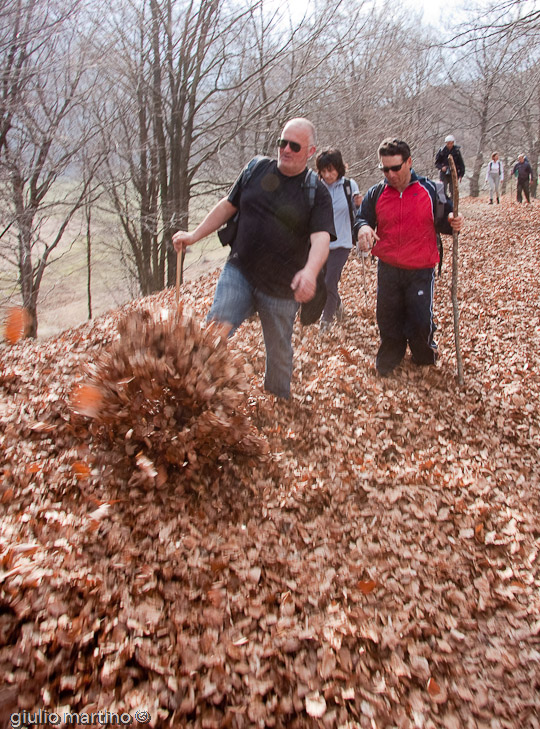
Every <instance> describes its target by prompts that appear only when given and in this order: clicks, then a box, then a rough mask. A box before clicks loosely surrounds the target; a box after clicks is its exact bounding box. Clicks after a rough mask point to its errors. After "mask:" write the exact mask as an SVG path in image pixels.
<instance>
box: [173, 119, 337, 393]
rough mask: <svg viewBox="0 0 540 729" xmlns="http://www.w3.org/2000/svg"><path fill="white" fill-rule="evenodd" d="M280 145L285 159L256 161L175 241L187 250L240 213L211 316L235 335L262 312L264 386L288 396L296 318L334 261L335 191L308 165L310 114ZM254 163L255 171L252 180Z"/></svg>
mask: <svg viewBox="0 0 540 729" xmlns="http://www.w3.org/2000/svg"><path fill="white" fill-rule="evenodd" d="M277 145H278V158H277V160H275V159H269V158H268V157H260V158H256V159H255V160H252V161H251V162H250V163H249V164H248V165H247V167H246V168H244V170H243V172H242V173H241V174H240V176H239V177H238V179H237V180H236V182H235V183H234V185H233V187H232V188H231V190H230V192H229V194H228V196H227V197H224V198H222V199H221V200H220V201H219V202H218V203H217V205H216V206H215V207H214V208H213V209H212V210H211V211H210V212H209V213H208V215H207V216H206V217H205V218H204V220H203V221H202V223H200V224H199V225H198V226H197V227H196V228H195V230H194V231H193V232H191V233H188V232H186V231H179V232H178V233H175V234H174V235H173V239H172V240H173V245H174V247H175V249H176V251H180V250H182V249H183V248H184V249H185V248H186V246H190V245H193V243H196V242H197V241H199V240H201V239H202V238H205V237H206V236H207V235H210V233H213V232H214V231H216V230H218V228H220V227H221V226H223V225H224V224H225V223H226V222H227V221H228V220H229V219H231V218H233V216H234V215H235V214H236V212H237V211H238V212H239V215H238V226H237V228H236V232H235V236H234V239H233V240H232V241H231V253H230V255H229V258H228V259H227V262H226V263H225V266H224V268H223V270H222V272H221V275H220V277H219V280H218V283H217V287H216V291H215V294H214V301H213V303H212V307H211V309H210V312H209V314H208V320H217V321H219V322H222V323H224V324H225V325H226V326H227V327H229V335H232V334H233V333H234V331H235V330H236V329H237V328H238V327H239V326H240V324H242V322H243V321H244V320H245V319H247V318H248V317H250V316H251V315H252V314H254V313H255V312H258V314H259V318H260V320H261V325H262V330H263V336H264V343H265V348H266V370H265V380H264V386H265V389H266V390H268V391H269V392H271V393H273V394H274V395H276V396H277V397H281V398H285V399H287V398H289V396H290V386H291V376H292V367H293V349H292V332H293V324H294V319H295V316H296V312H297V311H298V308H299V306H300V304H301V303H304V302H308V301H310V300H311V299H313V297H314V296H315V292H316V281H317V275H318V273H319V271H320V270H321V269H322V267H323V266H324V264H325V262H326V259H327V257H328V248H329V243H330V240H333V239H335V230H334V220H333V215H332V201H331V199H330V195H329V194H328V191H327V189H326V188H325V186H324V185H323V183H322V182H321V181H320V180H318V179H317V176H316V174H315V173H314V172H313V170H308V169H307V161H308V159H309V158H310V157H311V156H312V155H313V154H314V153H315V129H314V127H313V124H312V123H311V122H310V121H308V120H307V119H300V118H299V119H292V120H291V121H289V122H287V124H286V125H285V127H284V129H283V132H282V134H281V137H280V138H279V139H278V140H277ZM248 168H249V170H250V174H249V177H248V180H247V182H245V183H244V178H245V176H246V171H247V170H248ZM308 192H309V195H308ZM311 192H313V200H312V201H311V199H310V195H311Z"/></svg>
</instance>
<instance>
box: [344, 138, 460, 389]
mask: <svg viewBox="0 0 540 729" xmlns="http://www.w3.org/2000/svg"><path fill="white" fill-rule="evenodd" d="M378 155H379V168H380V169H381V170H382V171H383V173H384V177H385V179H384V182H381V183H379V184H377V185H374V186H373V187H372V188H370V189H369V190H368V192H367V194H366V196H365V197H364V200H363V202H362V206H361V208H360V210H359V211H358V214H357V216H356V224H355V234H357V236H358V247H359V248H360V250H362V251H370V250H371V252H372V254H373V255H374V256H377V258H378V259H379V264H378V274H377V324H378V327H379V333H380V336H381V344H380V347H379V351H378V353H377V360H376V367H377V371H378V372H379V373H380V374H381V375H383V376H385V375H389V374H390V373H391V372H392V370H393V369H394V368H395V367H397V365H398V364H399V363H400V362H401V360H402V359H403V357H404V355H405V352H406V349H407V344H408V345H409V347H410V350H411V354H412V360H413V362H414V363H415V364H418V365H433V364H435V362H436V361H437V356H438V355H437V345H436V343H435V341H434V339H433V335H434V332H435V328H436V327H435V324H434V322H433V288H434V280H435V266H436V264H437V263H438V261H439V252H438V250H437V233H438V232H439V233H446V234H451V233H452V231H453V230H456V231H457V230H460V228H461V224H462V221H463V218H462V216H461V215H458V216H456V217H454V214H453V212H452V202H451V201H450V200H449V199H448V198H447V197H446V196H445V194H444V190H443V186H442V183H440V182H434V181H433V180H428V179H427V178H425V177H419V176H418V175H417V174H416V173H415V171H414V170H413V168H412V158H411V151H410V148H409V145H408V144H407V143H406V142H404V141H402V140H399V139H385V140H384V141H383V142H382V143H381V144H380V146H379V150H378Z"/></svg>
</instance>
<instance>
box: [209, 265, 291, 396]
mask: <svg viewBox="0 0 540 729" xmlns="http://www.w3.org/2000/svg"><path fill="white" fill-rule="evenodd" d="M298 306H299V304H298V303H297V302H296V301H295V300H294V299H280V298H278V297H276V296H269V295H268V294H265V293H263V292H262V291H260V289H257V288H255V287H254V286H252V285H251V284H250V283H249V281H248V280H247V279H246V277H245V276H244V275H243V273H242V272H241V271H240V270H239V269H238V268H237V267H236V266H234V265H232V264H231V263H226V264H225V266H224V267H223V270H222V272H221V275H220V277H219V280H218V283H217V287H216V292H215V294H214V301H213V303H212V307H211V309H210V311H209V313H208V320H209V321H210V320H212V319H216V320H217V321H220V322H228V323H229V324H232V329H231V332H230V334H229V336H232V334H234V332H235V331H236V329H238V327H239V326H240V324H242V322H243V321H244V320H245V319H247V318H248V317H250V316H251V315H252V314H254V313H255V312H258V314H259V318H260V320H261V325H262V330H263V337H264V345H265V348H266V369H265V377H264V388H265V390H268V391H269V392H271V393H273V394H274V395H277V396H278V397H283V398H285V399H287V398H288V397H289V396H290V394H291V377H292V364H293V348H292V341H291V340H292V332H293V324H294V318H295V316H296V312H297V311H298Z"/></svg>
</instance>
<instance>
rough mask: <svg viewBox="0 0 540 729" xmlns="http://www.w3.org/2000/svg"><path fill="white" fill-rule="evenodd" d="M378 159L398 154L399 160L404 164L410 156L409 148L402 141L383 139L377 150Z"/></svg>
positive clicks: (389, 138)
mask: <svg viewBox="0 0 540 729" xmlns="http://www.w3.org/2000/svg"><path fill="white" fill-rule="evenodd" d="M377 154H378V155H379V157H393V156H394V155H395V154H400V155H401V159H402V160H403V161H404V162H406V161H407V160H408V159H409V157H410V156H411V148H410V147H409V145H408V144H407V142H404V141H403V140H402V139H392V138H391V137H388V139H383V141H382V142H381V143H380V145H379V149H378V150H377Z"/></svg>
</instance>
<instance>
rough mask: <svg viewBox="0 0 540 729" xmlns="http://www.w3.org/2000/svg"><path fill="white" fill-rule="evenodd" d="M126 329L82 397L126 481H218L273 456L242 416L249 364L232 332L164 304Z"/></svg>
mask: <svg viewBox="0 0 540 729" xmlns="http://www.w3.org/2000/svg"><path fill="white" fill-rule="evenodd" d="M118 329H119V334H120V337H119V339H118V340H117V341H115V342H114V343H113V344H112V345H111V346H110V347H108V348H106V349H105V351H104V352H103V354H102V355H101V357H100V358H99V359H98V361H97V362H92V363H91V364H89V365H88V367H87V377H86V378H85V379H84V381H83V382H81V383H80V384H79V385H78V386H77V388H76V390H75V392H74V394H73V397H72V403H73V406H74V409H75V411H76V412H78V413H79V414H81V415H83V416H88V417H90V418H93V419H94V421H95V423H94V424H93V426H92V427H91V428H90V436H91V441H92V442H93V443H94V448H95V449H96V450H97V451H98V452H99V453H100V454H101V457H100V459H99V461H100V464H103V463H105V462H108V463H110V464H111V466H112V467H113V468H114V469H115V470H116V478H117V480H118V479H121V480H123V479H125V482H126V486H127V487H129V486H131V485H132V484H133V483H134V482H139V481H140V482H145V483H146V484H147V486H148V487H149V488H154V487H156V486H157V487H163V486H164V485H165V484H167V483H169V484H170V482H171V481H172V482H173V485H174V482H175V481H180V482H181V483H182V484H185V483H186V482H187V483H189V484H190V485H191V486H195V485H197V484H201V483H212V482H214V481H215V480H216V478H219V477H222V471H223V470H224V469H227V466H228V464H229V463H231V462H238V461H239V460H240V459H241V457H242V456H253V457H256V456H259V455H262V454H263V453H264V452H265V451H266V450H267V446H266V443H265V441H264V440H263V439H262V438H261V437H259V436H258V435H257V434H256V432H255V428H254V426H253V424H252V423H251V421H250V420H249V418H248V417H247V415H246V414H245V411H243V410H242V407H243V405H244V402H245V400H246V395H245V393H246V391H247V390H248V389H249V384H248V380H247V376H246V375H247V374H249V366H248V365H247V363H246V362H245V360H244V359H243V357H241V356H240V355H239V354H238V353H237V352H236V353H235V352H231V351H230V349H229V348H228V347H227V332H226V331H224V329H223V327H220V326H217V325H215V324H212V325H210V326H206V327H205V326H203V325H202V324H201V322H200V321H199V320H198V319H196V318H195V317H193V316H188V315H184V314H183V312H182V311H181V310H178V311H175V310H170V309H164V308H156V307H154V308H153V309H152V308H150V309H142V310H138V311H132V312H130V313H129V314H127V315H126V316H125V317H124V318H123V319H122V320H121V321H120V322H119V325H118ZM133 458H135V460H136V463H137V465H138V469H137V470H136V471H135V472H133V469H132V459H133ZM171 466H172V467H175V468H173V469H171Z"/></svg>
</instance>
